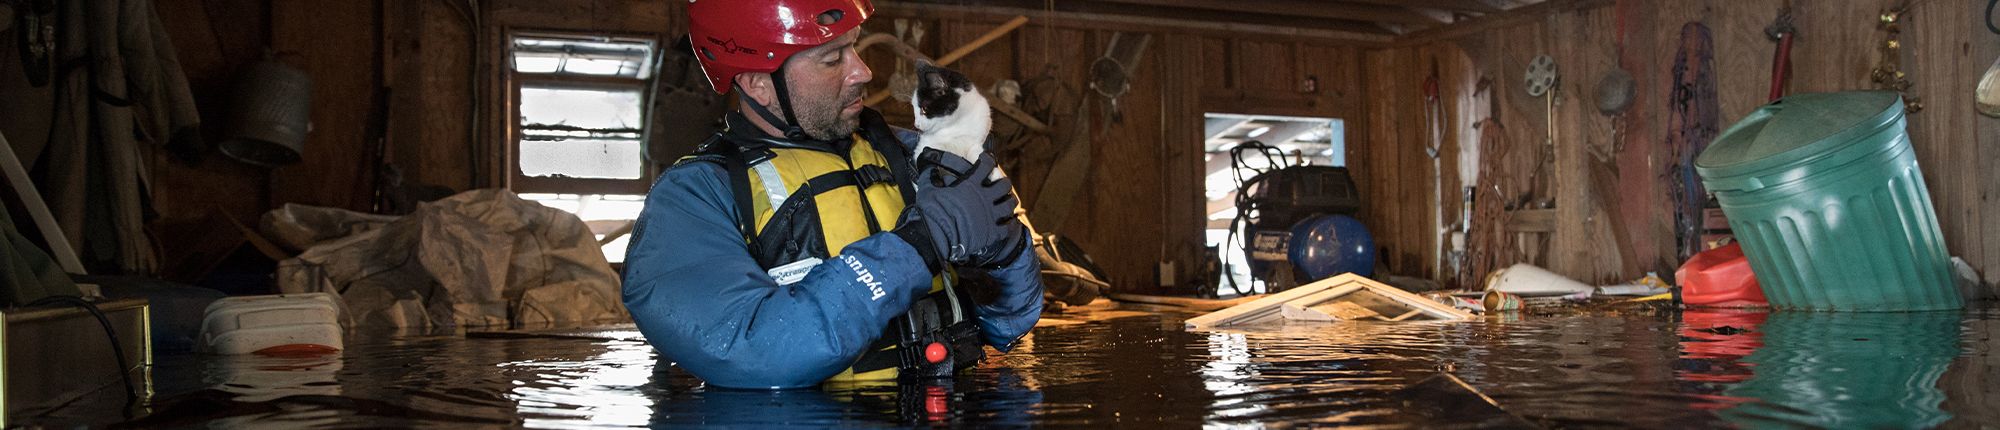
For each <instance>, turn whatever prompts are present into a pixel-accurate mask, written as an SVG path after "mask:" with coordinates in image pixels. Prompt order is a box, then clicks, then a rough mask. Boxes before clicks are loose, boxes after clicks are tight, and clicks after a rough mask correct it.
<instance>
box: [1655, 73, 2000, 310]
mask: <svg viewBox="0 0 2000 430" xmlns="http://www.w3.org/2000/svg"><path fill="white" fill-rule="evenodd" d="M1694 164H1695V171H1696V172H1697V173H1699V174H1700V175H1701V180H1702V184H1703V185H1705V186H1707V187H1708V190H1709V191H1711V192H1714V193H1715V198H1716V200H1717V201H1719V202H1721V204H1722V212H1723V214H1725V215H1727V216H1728V217H1729V227H1730V228H1731V229H1733V230H1735V234H1736V240H1737V241H1739V242H1741V243H1742V244H1743V252H1744V254H1745V255H1747V256H1749V258H1750V270H1751V271H1752V272H1755V273H1756V274H1757V281H1758V283H1759V284H1761V285H1763V288H1764V296H1765V297H1766V298H1768V299H1769V300H1770V302H1771V306H1772V307H1774V308H1778V309H1797V310H1820V311H1919V310H1941V309H1959V308H1961V307H1963V306H1964V302H1963V300H1962V299H1960V298H1959V295H1958V290H1957V289H1956V288H1955V287H1954V286H1953V285H1954V284H1953V283H1952V278H1951V260H1950V258H1951V256H1950V254H1948V253H1946V252H1945V247H1944V237H1943V235H1942V234H1941V233H1940V232H1939V230H1938V221H1937V212H1936V210H1935V209H1932V207H1931V197H1930V192H1929V191H1926V189H1925V188H1924V177H1923V174H1922V172H1921V171H1920V170H1918V169H1917V160H1916V155H1915V153H1913V152H1912V151H1911V148H1910V137H1909V134H1908V133H1907V132H1905V131H1904V119H1903V100H1902V96H1900V95H1897V94H1896V93H1894V92H1887V91H1856V92H1841V93H1818V94H1799V95H1794V96H1791V97H1786V98H1784V99H1782V100H1779V101H1776V102H1772V103H1771V104H1769V105H1765V106H1764V107H1761V108H1758V109H1757V111H1755V112H1751V113H1750V116H1749V117H1747V118H1744V119H1743V120H1742V121H1740V122H1737V123H1736V125H1733V126H1730V127H1729V129H1728V130H1725V131H1723V132H1722V135H1721V136H1718V137H1716V140H1715V142H1714V143H1712V144H1710V145H1709V147H1708V149H1707V150H1705V151H1702V153H1701V156H1700V157H1698V158H1696V159H1695V163H1694Z"/></svg>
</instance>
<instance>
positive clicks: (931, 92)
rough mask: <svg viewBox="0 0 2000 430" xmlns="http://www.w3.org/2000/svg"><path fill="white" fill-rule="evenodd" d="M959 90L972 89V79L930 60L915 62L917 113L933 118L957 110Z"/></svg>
mask: <svg viewBox="0 0 2000 430" xmlns="http://www.w3.org/2000/svg"><path fill="white" fill-rule="evenodd" d="M961 91H963V92H971V91H973V89H972V80H971V79H967V78H966V77H965V75H964V74H961V73H958V71H955V70H951V69H947V68H943V67H937V66H933V65H931V63H930V62H919V63H917V97H916V105H917V110H918V114H920V115H923V117H925V118H933V119H935V118H939V117H944V116H949V115H951V114H952V113H954V112H957V111H958V104H959V97H960V96H961V95H960V92H961Z"/></svg>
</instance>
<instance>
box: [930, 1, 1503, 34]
mask: <svg viewBox="0 0 2000 430" xmlns="http://www.w3.org/2000/svg"><path fill="white" fill-rule="evenodd" d="M1542 1H1543V0H1053V1H1048V0H898V1H896V3H912V4H937V5H956V6H977V7H991V8H1006V9H1018V10H1050V9H1053V10H1054V11H1057V12H1072V13H1088V14H1103V15H1121V16H1131V17H1139V18H1150V19H1159V20H1171V21H1186V22H1200V23H1208V24H1216V23H1228V24H1248V25H1258V26H1275V27H1293V28H1300V29H1314V30H1332V31H1341V32H1350V33H1360V34H1380V35H1401V34H1407V33H1410V32H1415V31H1422V30H1426V29H1431V28H1436V27H1439V26H1443V25H1447V24H1452V23H1456V22H1460V21H1463V20H1466V19H1471V18H1477V17H1480V16H1483V15H1486V14H1491V13H1496V12H1503V11H1507V10H1512V9H1514V8H1518V7H1521V6H1527V5H1531V4H1535V3H1541V2H1542Z"/></svg>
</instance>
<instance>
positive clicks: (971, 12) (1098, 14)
mask: <svg viewBox="0 0 2000 430" xmlns="http://www.w3.org/2000/svg"><path fill="white" fill-rule="evenodd" d="M933 1H936V0H906V1H900V2H895V3H885V4H882V5H881V7H880V8H879V9H878V10H877V12H878V13H881V14H883V15H884V16H894V17H922V18H926V19H958V20H973V21H988V22H1000V21H1001V20H1002V19H1004V18H1000V19H996V18H995V17H1007V16H1013V15H1028V16H1032V17H1035V19H1037V20H1038V23H1037V24H1036V25H1056V26H1061V27H1087V28H1095V29H1102V30H1112V31H1162V30H1166V29H1174V30H1179V31H1182V32H1186V33H1191V34H1203V35H1236V36H1240V35H1244V34H1258V35H1271V36H1284V37H1299V38H1314V39H1324V40H1329V41H1336V40H1337V41H1344V42H1348V43H1355V44H1357V45H1359V46H1382V45H1386V44H1387V43H1389V42H1391V41H1392V39H1391V38H1392V37H1393V35H1392V34H1390V33H1389V32H1387V31H1383V30H1381V29H1379V28H1372V27H1370V28H1360V27H1351V26H1340V25H1316V26H1312V27H1305V26H1297V25H1289V24H1285V23H1269V22H1259V23H1251V22H1245V21H1235V20H1227V19H1190V18H1176V17H1162V16H1153V15H1141V14H1121V13H1110V12H1105V11H1089V10H1084V11H1078V10H1069V9H1066V8H1067V7H1068V6H1070V5H1071V3H1066V2H1065V3H1059V4H1058V5H1057V8H1058V9H1057V10H1056V11H1055V12H1053V13H1051V12H1049V11H1046V10H1043V9H1041V7H1040V6H1035V7H1028V6H1025V5H1026V4H1027V3H1025V2H1011V3H1010V2H996V3H995V4H987V5H981V6H967V5H961V4H949V3H942V2H935V3H934V2H933ZM1014 3H1021V4H1020V5H1016V4H1014ZM1034 3H1035V4H1036V5H1039V4H1041V2H1034ZM1090 5H1097V4H1096V3H1091V4H1089V5H1084V6H1090ZM1099 6H1117V7H1121V8H1127V9H1129V8H1131V6H1123V5H1099ZM1235 15H1242V14H1235ZM1321 23H1322V24H1324V21H1321Z"/></svg>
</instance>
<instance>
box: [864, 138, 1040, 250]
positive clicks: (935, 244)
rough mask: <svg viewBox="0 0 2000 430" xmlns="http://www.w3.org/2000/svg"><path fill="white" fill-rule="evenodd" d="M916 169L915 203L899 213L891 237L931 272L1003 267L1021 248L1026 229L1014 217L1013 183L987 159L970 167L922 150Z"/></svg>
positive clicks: (960, 160) (983, 157)
mask: <svg viewBox="0 0 2000 430" xmlns="http://www.w3.org/2000/svg"><path fill="white" fill-rule="evenodd" d="M917 166H918V167H917V178H916V180H917V201H915V202H912V203H911V204H910V205H908V206H907V207H906V208H905V209H904V210H903V217H902V219H901V220H900V221H898V222H897V227H896V230H895V233H896V235H897V236H901V237H902V238H903V240H904V241H905V242H909V243H910V246H913V247H916V248H917V253H918V254H921V255H923V257H924V264H925V266H928V267H930V269H931V272H932V273H936V272H937V271H938V270H939V269H942V268H943V266H944V265H945V264H951V265H956V266H971V267H987V266H997V265H1000V264H1005V263H1006V262H1007V261H1010V260H1012V259H1014V257H1016V256H1019V255H1020V253H1021V251H1022V250H1023V249H1026V248H1027V245H1026V244H1027V240H1026V237H1027V228H1026V227H1024V226H1022V225H1021V220H1020V219H1019V218H1015V216H1014V209H1015V208H1017V207H1019V206H1020V204H1019V200H1018V199H1016V198H1015V197H1014V193H1013V191H1014V181H1013V180H1010V179H1008V178H1007V176H1006V175H1002V174H999V172H998V171H996V169H997V167H996V166H995V162H994V161H993V156H992V155H981V156H980V157H979V162H978V163H976V164H975V163H971V162H968V161H966V160H965V159H964V158H959V157H958V156H957V155H951V154H948V153H945V152H942V151H936V150H925V151H924V153H923V154H919V155H918V159H917ZM926 248H928V249H926Z"/></svg>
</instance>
